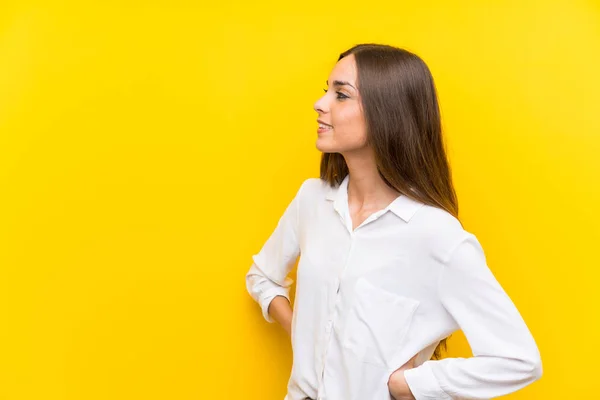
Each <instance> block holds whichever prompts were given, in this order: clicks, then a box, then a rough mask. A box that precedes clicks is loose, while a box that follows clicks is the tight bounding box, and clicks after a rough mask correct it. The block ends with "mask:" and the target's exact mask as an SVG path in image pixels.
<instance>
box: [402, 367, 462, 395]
mask: <svg viewBox="0 0 600 400" xmlns="http://www.w3.org/2000/svg"><path fill="white" fill-rule="evenodd" d="M404 379H405V380H406V383H407V384H408V387H409V388H410V391H411V392H412V394H413V396H414V397H415V399H416V400H452V397H451V396H450V395H448V393H446V392H445V391H444V389H442V388H441V387H440V384H439V383H438V380H437V379H436V377H435V375H434V374H433V371H432V370H431V365H430V364H429V362H427V361H426V362H424V363H423V364H421V365H420V366H418V367H416V368H411V369H407V370H405V371H404Z"/></svg>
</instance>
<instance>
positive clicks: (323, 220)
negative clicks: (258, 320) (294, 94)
mask: <svg viewBox="0 0 600 400" xmlns="http://www.w3.org/2000/svg"><path fill="white" fill-rule="evenodd" d="M348 179H349V177H348V176H346V178H345V179H344V181H343V182H342V184H341V185H340V186H339V187H338V188H331V187H329V185H328V184H327V183H325V182H324V181H322V180H320V179H318V178H311V179H307V180H306V181H304V182H303V184H302V185H301V187H300V189H299V190H298V192H297V194H296V196H295V197H294V199H293V200H292V201H291V203H290V204H289V206H288V207H287V209H286V210H285V212H284V214H283V216H282V217H281V219H280V220H279V223H278V225H277V227H276V228H275V230H274V232H273V233H272V234H271V236H270V237H269V238H268V240H267V241H266V243H265V244H264V246H263V247H262V249H261V250H260V252H259V253H258V254H256V255H254V256H253V257H252V259H253V261H254V262H253V264H252V266H251V268H250V270H249V271H248V274H247V275H246V285H247V288H248V291H249V293H250V294H251V295H252V297H253V298H254V299H255V300H256V301H257V302H258V303H259V304H260V306H261V307H262V312H263V315H264V317H265V319H266V320H267V321H269V322H272V320H271V318H270V316H269V314H268V312H267V310H268V307H269V303H270V302H271V300H273V298H274V297H275V296H278V295H281V296H285V297H287V298H288V299H289V287H290V285H291V283H292V280H291V279H290V278H289V276H288V274H289V272H290V270H291V269H292V268H293V266H294V264H295V262H296V261H297V258H298V256H299V255H300V254H301V257H300V261H299V264H298V269H297V278H296V279H297V282H296V297H295V303H294V308H293V319H292V338H291V341H292V349H293V366H292V371H291V376H290V379H289V382H288V393H287V396H286V398H285V400H304V399H306V398H310V399H319V400H390V399H391V398H392V397H391V395H390V393H389V390H388V386H387V382H388V379H389V377H390V375H391V374H392V373H393V372H394V371H395V370H396V369H398V368H400V367H401V366H402V365H403V364H405V363H406V362H407V361H408V360H409V359H410V358H412V357H413V356H414V355H415V354H418V357H417V359H416V363H415V368H413V369H409V370H406V371H405V372H404V376H405V378H406V381H407V383H408V385H409V387H410V389H411V391H412V393H413V395H414V396H415V398H416V399H417V400H430V399H489V398H493V397H498V396H502V395H505V394H508V393H511V392H514V391H516V390H519V389H521V388H523V387H524V386H526V385H528V384H530V383H532V382H534V381H535V380H537V379H539V378H540V377H541V375H542V366H541V359H540V354H539V351H538V348H537V346H536V343H535V341H534V339H533V337H532V335H531V333H530V331H529V329H528V328H527V326H526V324H525V322H524V321H523V319H522V317H521V315H520V314H519V312H518V311H517V309H516V307H515V305H514V304H513V302H512V301H511V299H510V298H509V296H508V295H507V294H506V293H505V291H504V290H503V289H502V287H501V286H500V284H499V283H498V281H497V280H496V279H495V277H494V275H493V274H492V272H491V271H490V269H489V268H488V266H487V264H486V259H485V256H484V252H483V249H482V248H481V246H480V244H479V242H478V240H477V238H476V237H475V236H474V235H473V234H471V233H469V232H467V231H465V230H464V229H463V228H462V226H461V224H460V222H459V221H458V220H457V219H456V218H454V217H453V216H452V215H451V214H450V213H448V212H446V211H444V210H442V209H439V208H436V207H432V206H429V205H425V204H423V203H420V202H417V201H415V200H412V199H410V198H409V197H407V196H403V195H402V196H399V197H398V198H396V199H395V200H394V201H393V202H392V203H391V204H390V205H389V206H388V207H387V208H385V209H384V210H381V211H378V212H376V213H374V214H372V215H371V216H369V217H368V218H367V219H366V220H365V221H364V222H363V223H362V224H361V225H360V226H358V227H357V228H356V229H354V230H352V221H351V217H350V214H349V209H348V191H347V190H348ZM458 329H462V331H463V332H464V334H465V336H466V338H467V340H468V342H469V345H470V347H471V350H472V352H473V357H470V358H445V359H442V360H430V358H431V356H432V354H433V351H434V349H435V347H436V346H437V344H438V343H439V341H440V340H441V339H443V338H445V337H447V336H448V335H450V334H451V333H452V332H454V331H456V330H458Z"/></svg>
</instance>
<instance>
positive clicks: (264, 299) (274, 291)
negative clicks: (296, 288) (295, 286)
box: [258, 287, 290, 322]
mask: <svg viewBox="0 0 600 400" xmlns="http://www.w3.org/2000/svg"><path fill="white" fill-rule="evenodd" d="M277 296H283V297H285V298H286V299H287V300H288V301H290V295H289V289H286V288H283V287H274V288H271V289H269V290H265V291H264V292H263V293H261V294H260V297H259V298H258V303H259V304H260V307H261V309H262V314H263V317H264V318H265V320H267V322H275V321H274V320H273V319H272V318H271V316H270V315H269V305H270V304H271V301H273V299H274V298H275V297H277Z"/></svg>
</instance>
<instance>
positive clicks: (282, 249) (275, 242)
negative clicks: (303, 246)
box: [246, 185, 303, 322]
mask: <svg viewBox="0 0 600 400" xmlns="http://www.w3.org/2000/svg"><path fill="white" fill-rule="evenodd" d="M302 186H303V185H302ZM302 186H300V189H299V190H298V192H297V193H296V196H295V197H294V198H293V199H292V201H291V202H290V203H289V205H288V206H287V208H286V210H285V211H284V213H283V215H282V216H281V217H280V219H279V222H278V223H277V227H276V228H275V230H274V231H273V233H271V236H270V237H269V238H268V239H267V241H266V242H265V243H264V245H263V247H262V248H261V250H260V251H259V252H258V253H257V254H255V255H253V256H252V260H253V263H252V266H251V267H250V270H249V271H248V273H247V274H246V288H247V290H248V293H250V295H251V296H252V298H253V299H254V300H255V301H256V302H258V304H259V305H260V307H261V309H262V314H263V317H264V318H265V319H266V320H267V321H268V322H273V319H272V318H271V317H270V315H269V305H270V304H271V301H272V300H273V299H274V298H275V297H276V296H283V297H285V298H286V299H288V301H289V299H290V297H289V291H290V286H291V285H292V283H293V280H292V279H291V278H289V277H288V274H289V273H290V271H291V269H292V267H293V266H294V264H295V262H296V261H297V259H298V256H299V255H300V246H299V242H298V225H299V215H298V214H299V202H300V192H301V191H302Z"/></svg>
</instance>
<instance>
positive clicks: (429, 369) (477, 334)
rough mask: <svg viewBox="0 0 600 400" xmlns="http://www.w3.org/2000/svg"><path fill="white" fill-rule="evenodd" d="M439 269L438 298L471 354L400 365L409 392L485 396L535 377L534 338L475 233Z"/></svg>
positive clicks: (538, 370)
mask: <svg viewBox="0 0 600 400" xmlns="http://www.w3.org/2000/svg"><path fill="white" fill-rule="evenodd" d="M443 268H444V269H443V271H442V272H441V274H440V276H439V280H438V290H439V296H440V299H441V301H442V303H443V305H444V307H445V308H446V310H447V311H448V312H449V313H450V314H451V315H452V317H453V318H454V320H455V321H456V322H457V324H458V325H459V327H460V328H461V329H462V331H463V332H464V334H465V336H466V338H467V341H468V342H469V345H470V347H471V350H472V352H473V357H470V358H446V359H442V360H430V361H426V362H424V363H423V364H422V365H420V366H418V367H416V368H412V369H407V370H405V371H404V378H405V380H406V383H407V384H408V386H409V388H410V390H411V392H412V394H413V395H414V397H415V398H416V399H417V400H425V399H443V400H450V399H455V398H468V399H489V398H495V397H500V396H503V395H506V394H508V393H512V392H515V391H517V390H519V389H521V388H523V387H525V386H527V385H529V384H530V383H532V382H534V381H536V380H537V379H539V378H540V377H541V375H542V363H541V358H540V354H539V351H538V348H537V346H536V343H535V341H534V339H533V337H532V335H531V333H530V331H529V329H528V328H527V326H526V324H525V321H523V318H522V317H521V315H520V314H519V311H518V310H517V308H516V307H515V305H514V304H513V302H512V301H511V299H510V298H509V297H508V295H507V294H506V293H505V291H504V290H503V289H502V287H501V286H500V284H499V283H498V281H497V280H496V279H495V277H494V275H493V274H492V272H491V271H490V269H489V268H488V266H487V264H486V259H485V256H484V252H483V249H482V248H481V245H480V244H479V242H478V240H477V239H476V237H475V236H474V235H472V234H470V233H468V234H467V235H466V236H465V237H464V238H463V239H462V240H461V241H460V243H459V244H458V245H457V246H456V248H455V249H454V250H453V251H452V253H451V254H450V256H449V259H448V260H447V262H446V263H445V265H444V267H443Z"/></svg>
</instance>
